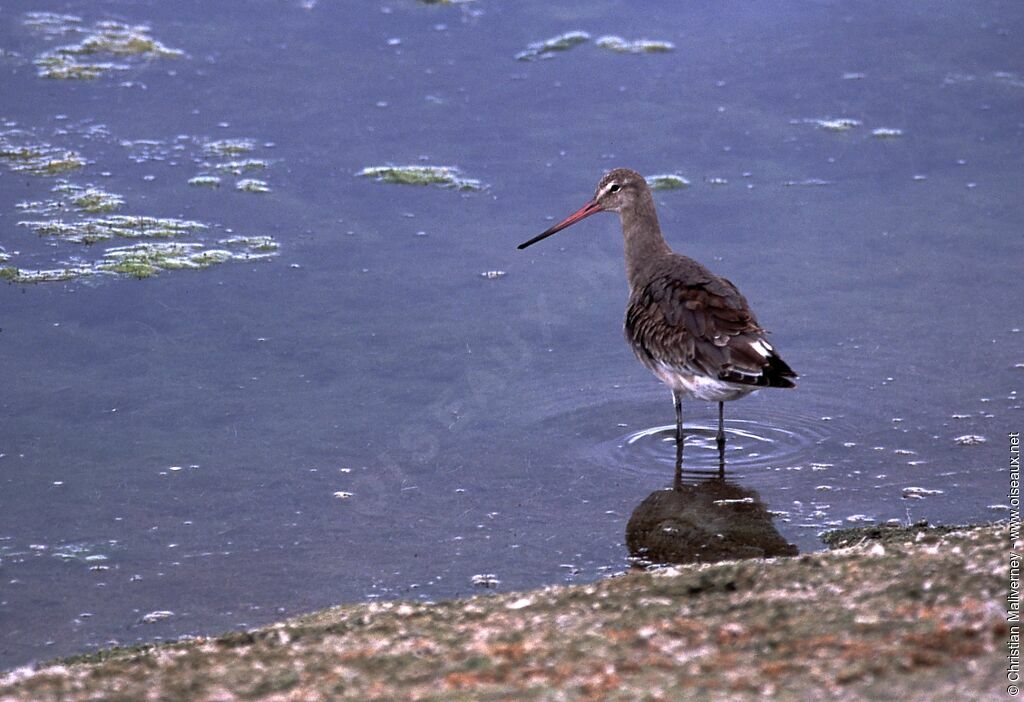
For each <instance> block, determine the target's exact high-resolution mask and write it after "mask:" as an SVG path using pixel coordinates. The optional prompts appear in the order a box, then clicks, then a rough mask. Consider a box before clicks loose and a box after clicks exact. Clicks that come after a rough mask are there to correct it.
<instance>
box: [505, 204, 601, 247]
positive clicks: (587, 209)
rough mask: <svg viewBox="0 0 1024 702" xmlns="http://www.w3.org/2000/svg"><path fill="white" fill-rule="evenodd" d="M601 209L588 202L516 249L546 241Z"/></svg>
mask: <svg viewBox="0 0 1024 702" xmlns="http://www.w3.org/2000/svg"><path fill="white" fill-rule="evenodd" d="M602 209H603V208H602V207H601V205H599V204H598V203H597V201H596V200H591V201H590V202H588V203H587V204H585V205H584V206H583V207H581V208H579V209H578V210H576V211H575V212H573V213H572V214H571V215H569V216H568V217H566V218H565V219H563V220H562V221H561V222H559V223H558V224H556V225H555V226H553V227H551V228H550V229H548V230H546V231H543V232H541V233H540V234H538V235H537V236H535V237H533V238H532V239H530V240H529V241H524V242H523V243H522V244H520V245H519V246H517V247H516V248H519V249H525V248H526V247H527V246H532V245H534V244H536V243H537V242H538V241H540V240H541V239H547V238H548V237H549V236H551V235H552V234H554V233H555V232H560V231H562V230H563V229H565V228H566V227H568V226H569V225H571V224H576V222H579V221H580V220H581V219H583V218H584V217H589V216H590V215H592V214H594V213H595V212H600V211H601V210H602Z"/></svg>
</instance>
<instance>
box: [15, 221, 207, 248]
mask: <svg viewBox="0 0 1024 702" xmlns="http://www.w3.org/2000/svg"><path fill="white" fill-rule="evenodd" d="M18 226H20V227H27V228H28V229H30V230H32V231H33V232H35V233H36V234H38V235H39V236H52V237H57V238H59V239H61V240H63V241H70V242H74V243H77V244H94V243H96V242H97V241H105V240H107V239H113V238H114V237H121V238H124V239H141V238H153V239H168V238H172V237H180V236H183V235H185V234H191V233H194V232H197V231H201V230H203V229H206V228H207V227H206V225H205V224H203V223H202V222H194V221H192V220H186V219H174V218H170V217H145V216H139V215H112V216H110V217H89V218H86V219H81V220H78V221H73V222H65V221H63V220H61V219H47V220H35V221H23V222H18Z"/></svg>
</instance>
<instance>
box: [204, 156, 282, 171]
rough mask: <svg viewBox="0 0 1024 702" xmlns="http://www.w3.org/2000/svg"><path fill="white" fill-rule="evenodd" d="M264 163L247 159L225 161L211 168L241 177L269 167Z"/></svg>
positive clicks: (261, 160) (257, 159)
mask: <svg viewBox="0 0 1024 702" xmlns="http://www.w3.org/2000/svg"><path fill="white" fill-rule="evenodd" d="M269 165H270V164H268V163H267V162H266V161H264V160H263V159H259V158H247V159H243V160H241V161H225V162H224V163H215V164H213V167H214V168H216V169H217V170H218V171H220V172H221V173H231V174H233V175H242V174H243V173H245V172H246V171H259V170H263V169H264V168H267V166H269Z"/></svg>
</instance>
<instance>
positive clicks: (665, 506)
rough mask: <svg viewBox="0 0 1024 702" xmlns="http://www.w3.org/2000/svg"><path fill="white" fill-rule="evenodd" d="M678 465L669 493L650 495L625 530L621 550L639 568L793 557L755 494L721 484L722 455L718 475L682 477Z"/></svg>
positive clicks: (729, 483) (792, 549)
mask: <svg viewBox="0 0 1024 702" xmlns="http://www.w3.org/2000/svg"><path fill="white" fill-rule="evenodd" d="M681 459H682V456H680V455H677V461H676V475H675V480H674V483H673V485H672V487H671V488H666V489H664V490H657V491H655V492H653V493H651V494H650V495H649V496H648V497H647V498H646V499H645V500H644V501H643V502H641V503H640V504H639V505H638V506H637V508H636V509H634V510H633V514H632V515H631V516H630V518H629V523H628V524H627V525H626V546H627V548H628V549H629V553H630V556H632V557H633V558H634V559H636V562H637V563H638V564H642V565H647V564H653V563H714V562H716V561H726V560H736V559H740V558H770V557H773V556H793V555H796V554H797V548H796V546H794V545H793V544H791V543H789V542H787V541H786V540H785V539H784V538H783V537H782V535H781V534H780V533H779V532H778V530H777V529H776V528H775V525H774V524H773V523H772V515H771V513H770V512H769V511H768V508H767V507H766V506H765V504H764V502H762V501H761V496H760V495H759V494H758V493H757V491H755V490H753V489H751V488H745V487H743V486H741V485H739V484H738V483H736V482H732V481H729V480H726V479H725V457H724V456H723V455H722V453H721V452H720V453H719V470H718V471H706V472H703V473H701V472H687V473H685V474H684V472H683V470H682V461H681ZM709 473H710V475H709Z"/></svg>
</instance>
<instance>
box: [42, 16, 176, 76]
mask: <svg viewBox="0 0 1024 702" xmlns="http://www.w3.org/2000/svg"><path fill="white" fill-rule="evenodd" d="M22 25H23V26H25V27H26V28H28V29H29V30H32V31H34V32H36V33H38V34H43V35H46V36H51V37H66V36H71V35H76V36H81V40H80V41H78V42H77V43H74V44H66V45H63V46H58V47H55V48H52V49H48V50H46V51H44V52H42V53H40V54H39V55H38V56H36V58H35V59H34V61H33V63H34V64H35V66H36V73H37V75H39V76H40V77H41V78H52V79H57V80H93V79H96V78H99V77H101V76H103V75H106V74H109V73H112V72H114V71H120V70H128V69H130V68H131V67H132V66H131V64H129V63H125V62H123V60H124V59H130V58H141V59H147V60H152V59H157V58H178V57H181V56H184V55H185V52H183V51H181V50H180V49H173V48H170V47H168V46H166V45H164V44H163V43H162V42H160V41H158V40H157V39H155V38H154V37H153V36H152V35H151V34H150V32H151V31H152V30H151V29H150V27H149V26H148V25H144V24H135V25H133V24H127V23H125V22H118V21H115V20H102V21H99V22H95V23H93V24H92V25H90V26H88V27H87V26H85V25H84V24H83V22H82V18H81V17H77V16H75V15H62V14H57V13H52V12H30V13H27V14H26V15H24V16H23V18H22ZM100 55H104V56H112V57H114V58H117V59H122V61H120V62H112V61H94V60H92V59H93V57H95V56H100Z"/></svg>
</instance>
